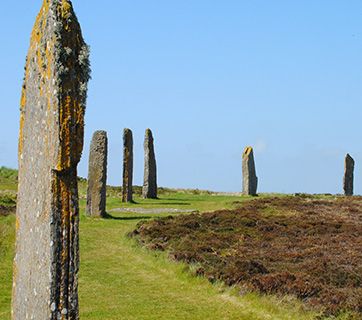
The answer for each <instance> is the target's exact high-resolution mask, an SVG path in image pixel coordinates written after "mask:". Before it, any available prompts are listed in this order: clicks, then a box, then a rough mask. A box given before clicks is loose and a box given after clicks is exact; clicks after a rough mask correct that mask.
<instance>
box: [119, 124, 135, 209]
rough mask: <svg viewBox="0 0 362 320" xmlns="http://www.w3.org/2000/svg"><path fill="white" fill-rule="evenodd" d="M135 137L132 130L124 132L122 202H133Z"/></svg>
mask: <svg viewBox="0 0 362 320" xmlns="http://www.w3.org/2000/svg"><path fill="white" fill-rule="evenodd" d="M132 182H133V137H132V131H131V130H130V129H124V131H123V188H122V202H132V201H133V197H132V193H133V190H132Z"/></svg>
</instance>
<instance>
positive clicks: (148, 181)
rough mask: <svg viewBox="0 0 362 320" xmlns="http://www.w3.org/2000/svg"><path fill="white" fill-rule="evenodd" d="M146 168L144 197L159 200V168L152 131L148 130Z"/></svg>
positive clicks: (145, 145) (145, 148)
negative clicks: (157, 166)
mask: <svg viewBox="0 0 362 320" xmlns="http://www.w3.org/2000/svg"><path fill="white" fill-rule="evenodd" d="M144 150H145V168H144V178H143V189H142V196H143V198H145V199H157V168H156V157H155V149H154V144H153V135H152V131H151V130H150V129H147V130H146V134H145V142H144Z"/></svg>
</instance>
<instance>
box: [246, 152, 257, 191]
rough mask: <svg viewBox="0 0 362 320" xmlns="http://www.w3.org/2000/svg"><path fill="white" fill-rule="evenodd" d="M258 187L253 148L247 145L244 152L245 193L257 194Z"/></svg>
mask: <svg viewBox="0 0 362 320" xmlns="http://www.w3.org/2000/svg"><path fill="white" fill-rule="evenodd" d="M257 187H258V178H257V176H256V172H255V162H254V153H253V148H252V147H246V148H245V150H244V152H243V194H246V195H252V196H256V195H257V193H256V190H257Z"/></svg>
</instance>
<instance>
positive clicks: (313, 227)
mask: <svg viewBox="0 0 362 320" xmlns="http://www.w3.org/2000/svg"><path fill="white" fill-rule="evenodd" d="M132 235H134V236H137V238H138V239H139V240H140V241H141V242H142V243H143V244H144V245H145V246H146V247H147V248H150V249H153V250H161V251H167V252H168V253H169V256H170V257H171V258H172V259H173V260H176V261H183V262H187V263H188V264H190V266H191V269H192V270H193V272H194V273H195V274H196V275H202V276H205V277H206V278H207V279H208V280H209V281H211V282H215V281H222V282H224V283H226V284H228V285H231V286H235V285H237V286H238V287H239V290H240V292H241V293H242V294H244V293H245V292H250V291H257V292H259V293H262V294H278V295H280V296H282V295H294V296H296V297H298V298H299V299H301V300H303V301H304V302H306V303H307V304H308V305H309V306H311V307H314V308H318V309H321V310H323V313H324V314H325V315H339V314H344V315H346V313H350V318H355V319H357V318H358V319H360V318H361V317H362V251H361V248H362V198H358V197H354V198H344V197H341V198H336V199H329V200H320V199H319V200H317V199H314V198H309V197H306V196H304V197H285V198H266V199H258V200H254V201H249V202H246V203H245V204H244V205H241V206H240V208H238V209H235V210H221V211H216V212H210V213H204V214H191V215H183V216H177V217H174V216H169V217H166V218H161V219H157V220H153V221H147V222H141V223H140V224H139V225H138V228H137V229H136V230H135V231H134V232H133V233H132Z"/></svg>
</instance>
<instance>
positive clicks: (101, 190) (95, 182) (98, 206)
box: [86, 131, 108, 217]
mask: <svg viewBox="0 0 362 320" xmlns="http://www.w3.org/2000/svg"><path fill="white" fill-rule="evenodd" d="M107 154H108V140H107V132H105V131H96V132H95V133H94V134H93V138H92V142H91V146H90V152H89V167H88V190H87V209H86V214H87V215H89V216H95V217H104V216H105V214H106V186H107Z"/></svg>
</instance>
